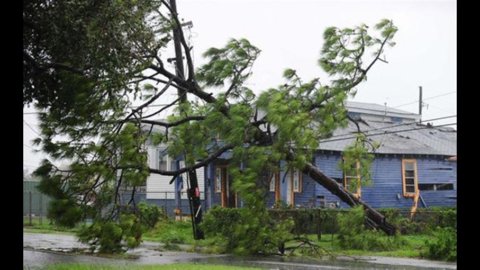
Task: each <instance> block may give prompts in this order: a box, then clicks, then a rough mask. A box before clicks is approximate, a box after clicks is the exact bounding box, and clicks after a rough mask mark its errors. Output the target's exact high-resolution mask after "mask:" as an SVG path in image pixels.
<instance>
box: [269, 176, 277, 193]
mask: <svg viewBox="0 0 480 270" xmlns="http://www.w3.org/2000/svg"><path fill="white" fill-rule="evenodd" d="M275 180H276V177H275V173H272V174H271V176H270V188H269V190H270V191H271V192H275V185H276V183H275V182H276V181H275Z"/></svg>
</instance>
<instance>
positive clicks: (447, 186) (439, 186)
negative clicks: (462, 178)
mask: <svg viewBox="0 0 480 270" xmlns="http://www.w3.org/2000/svg"><path fill="white" fill-rule="evenodd" d="M418 189H419V190H425V191H437V190H453V184H451V183H435V184H418Z"/></svg>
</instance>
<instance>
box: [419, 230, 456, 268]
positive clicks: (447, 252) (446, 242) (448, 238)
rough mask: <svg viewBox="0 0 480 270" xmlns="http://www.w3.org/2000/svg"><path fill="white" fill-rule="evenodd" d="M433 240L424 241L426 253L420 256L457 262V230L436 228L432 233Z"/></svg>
mask: <svg viewBox="0 0 480 270" xmlns="http://www.w3.org/2000/svg"><path fill="white" fill-rule="evenodd" d="M433 235H434V236H435V240H433V241H429V240H426V241H425V245H426V246H427V251H426V252H425V253H422V256H424V257H426V258H429V259H435V260H447V261H456V260H457V230H456V229H454V228H451V227H446V228H441V227H437V228H436V229H435V231H434V232H433Z"/></svg>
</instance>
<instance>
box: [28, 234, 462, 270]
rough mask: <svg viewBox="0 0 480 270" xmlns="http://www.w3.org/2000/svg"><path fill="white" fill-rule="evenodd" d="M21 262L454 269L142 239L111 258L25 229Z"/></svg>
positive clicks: (34, 266)
mask: <svg viewBox="0 0 480 270" xmlns="http://www.w3.org/2000/svg"><path fill="white" fill-rule="evenodd" d="M23 246H24V251H23V258H24V259H23V260H24V261H23V262H24V267H25V269H40V268H41V267H42V266H45V265H48V264H51V263H59V262H63V263H67V262H75V263H98V264H119V265H129V264H170V263H176V262H195V263H212V264H228V265H239V266H257V267H261V268H264V269H307V270H310V269H379V270H380V269H382V270H385V269H392V270H397V269H398V270H399V269H405V270H425V269H457V266H456V264H455V263H444V262H437V261H429V260H418V259H405V258H390V257H379V256H355V257H339V258H337V260H321V261H320V260H319V261H312V260H305V259H301V258H283V257H282V258H280V257H267V258H244V257H243V258H237V257H233V256H229V255H208V254H198V253H187V252H171V251H168V252H166V251H159V247H160V245H159V244H158V243H153V242H144V243H142V244H141V245H140V247H138V248H136V249H134V250H130V251H128V252H127V254H130V255H132V256H134V257H137V258H136V259H128V260H127V259H111V258H102V257H98V256H89V255H72V254H65V252H66V251H71V250H73V249H77V250H78V249H85V248H87V246H85V245H83V244H81V243H79V242H78V241H77V240H76V238H75V237H74V236H71V235H59V234H33V233H24V242H23Z"/></svg>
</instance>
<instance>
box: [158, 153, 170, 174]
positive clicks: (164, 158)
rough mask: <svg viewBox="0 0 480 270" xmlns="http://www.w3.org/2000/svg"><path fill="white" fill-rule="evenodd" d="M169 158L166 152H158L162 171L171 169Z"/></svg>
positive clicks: (159, 165)
mask: <svg viewBox="0 0 480 270" xmlns="http://www.w3.org/2000/svg"><path fill="white" fill-rule="evenodd" d="M169 161H170V160H169V158H168V155H167V153H166V152H165V151H159V152H158V169H159V170H162V171H166V170H168V169H169V168H170V167H169V166H168V165H169V163H170V162H169Z"/></svg>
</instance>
